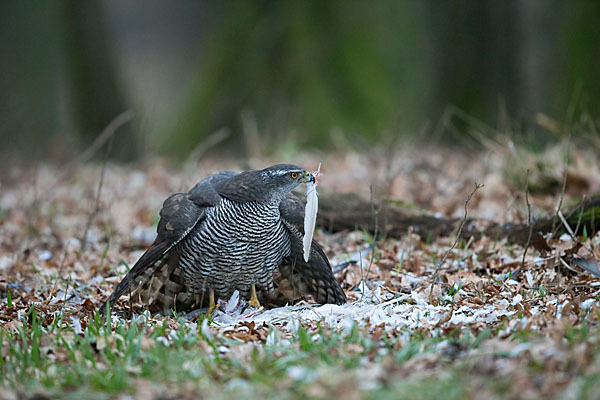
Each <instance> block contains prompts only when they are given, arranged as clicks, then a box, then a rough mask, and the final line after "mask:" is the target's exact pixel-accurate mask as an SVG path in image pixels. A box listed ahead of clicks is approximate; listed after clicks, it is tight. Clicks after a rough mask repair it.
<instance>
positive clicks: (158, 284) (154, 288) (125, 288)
mask: <svg viewBox="0 0 600 400" xmlns="http://www.w3.org/2000/svg"><path fill="white" fill-rule="evenodd" d="M151 249H152V250H154V251H156V250H159V249H157V248H151ZM178 265H179V256H178V254H177V252H176V251H169V252H167V253H166V254H162V255H160V254H159V256H156V253H155V256H154V257H153V256H152V254H149V252H146V253H145V254H144V255H143V256H142V257H141V258H140V259H139V260H138V262H137V263H136V264H135V265H134V266H133V268H132V269H131V270H130V271H129V272H128V273H127V275H125V277H124V278H123V279H122V280H121V282H120V283H119V284H118V285H117V287H116V288H115V290H114V291H113V293H112V294H111V295H110V297H109V298H108V299H107V300H106V302H105V303H104V304H103V305H102V307H101V308H100V309H99V311H100V312H101V313H103V314H104V313H105V312H106V308H107V305H110V307H112V306H113V305H114V304H115V302H116V301H117V300H118V299H119V298H120V297H121V296H123V295H129V301H130V304H139V305H142V306H145V307H146V308H148V309H149V310H150V311H152V312H159V313H163V314H167V313H169V311H170V310H171V309H174V310H176V311H187V310H188V309H190V308H191V307H192V306H193V305H194V304H195V303H196V302H198V297H199V296H198V295H196V294H193V293H190V292H189V291H188V289H187V287H186V285H185V281H184V277H183V271H182V270H181V268H179V266H178Z"/></svg>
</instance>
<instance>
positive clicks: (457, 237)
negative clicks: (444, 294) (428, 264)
mask: <svg viewBox="0 0 600 400" xmlns="http://www.w3.org/2000/svg"><path fill="white" fill-rule="evenodd" d="M483 186H484V185H483V184H479V183H477V182H475V188H474V189H473V191H472V192H471V194H469V196H468V197H467V200H466V201H465V213H464V216H463V219H462V221H461V222H460V225H459V227H458V231H457V233H456V239H454V243H452V246H451V247H450V248H449V249H448V250H447V251H446V254H444V257H443V258H442V261H440V263H439V264H438V265H437V266H436V267H435V272H434V274H433V280H432V281H431V287H430V288H429V301H430V302H431V301H433V299H432V296H433V286H434V285H435V282H436V280H437V278H438V275H439V273H440V269H441V268H442V265H444V263H445V262H446V259H447V258H448V256H449V255H450V253H451V252H452V250H454V248H455V247H456V245H457V243H458V240H459V239H460V234H461V233H462V230H463V227H464V226H465V223H466V222H467V216H468V211H467V206H468V205H469V201H471V198H472V197H473V195H474V194H475V192H476V191H477V190H479V189H481V188H482V187H483Z"/></svg>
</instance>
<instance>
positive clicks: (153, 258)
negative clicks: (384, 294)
mask: <svg viewBox="0 0 600 400" xmlns="http://www.w3.org/2000/svg"><path fill="white" fill-rule="evenodd" d="M309 181H314V176H313V175H312V174H311V173H309V172H307V171H306V170H304V169H302V168H300V167H298V166H295V165H289V164H280V165H274V166H271V167H268V168H265V169H263V170H252V171H245V172H241V173H235V172H232V171H221V172H219V173H216V174H214V175H210V176H208V177H206V178H205V179H203V180H201V181H200V182H198V183H197V184H196V185H195V186H194V187H193V188H192V189H191V190H190V191H189V192H188V193H176V194H173V195H171V196H169V197H168V198H167V199H166V200H165V202H164V204H163V208H162V210H161V211H160V221H159V223H158V228H157V232H158V236H157V238H156V240H155V241H154V243H153V244H152V245H151V246H150V248H149V249H148V250H147V251H146V252H145V253H144V254H143V255H142V257H141V258H140V259H139V260H138V261H137V262H136V264H135V265H134V266H133V268H131V270H130V271H129V272H128V273H127V275H126V276H125V277H124V278H123V280H122V281H121V282H120V283H119V285H118V286H117V287H116V289H115V290H114V292H113V293H112V294H111V295H110V297H109V298H108V299H107V301H106V303H109V304H110V305H112V304H113V303H114V302H115V301H116V300H117V299H119V297H121V296H122V295H123V294H130V295H131V298H132V299H139V300H140V301H141V302H142V304H144V305H146V306H148V307H149V308H150V309H151V310H153V311H160V312H167V311H168V310H169V309H175V310H178V311H185V310H189V309H190V308H192V307H194V306H202V303H203V302H204V300H205V299H206V300H208V302H209V312H210V311H212V309H214V304H215V300H214V299H215V296H216V297H217V298H223V299H226V298H229V297H230V296H231V295H232V293H233V292H234V291H235V290H238V291H239V292H240V296H241V297H243V298H246V299H249V300H250V301H249V304H250V305H253V306H256V307H258V306H259V305H260V304H259V302H258V298H257V295H256V290H259V293H261V294H265V296H267V297H268V296H270V295H272V294H273V292H274V283H273V274H274V273H275V271H276V270H279V272H280V274H281V276H282V277H284V278H286V279H288V280H289V281H290V282H291V283H292V285H293V286H294V287H295V288H296V289H297V290H298V292H299V293H303V294H310V295H312V297H313V298H314V300H315V301H316V302H317V303H321V304H323V303H335V304H342V303H345V302H346V296H345V294H344V292H343V290H342V289H341V287H340V285H339V284H338V282H337V280H336V279H335V277H334V275H333V273H332V270H331V265H330V264H329V261H328V259H327V256H326V255H325V253H324V252H323V249H322V248H321V247H320V246H319V245H318V244H317V243H316V242H315V241H314V240H313V242H312V246H311V251H310V256H309V260H308V262H305V261H304V258H303V247H302V238H303V235H304V227H303V221H304V205H303V203H302V202H301V201H300V200H299V199H298V198H297V197H296V196H294V194H292V193H291V191H292V190H293V189H294V188H296V187H297V186H298V185H300V184H301V183H307V182H309ZM106 303H105V305H104V306H103V307H102V311H104V309H105V308H106Z"/></svg>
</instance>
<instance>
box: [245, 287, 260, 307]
mask: <svg viewBox="0 0 600 400" xmlns="http://www.w3.org/2000/svg"><path fill="white" fill-rule="evenodd" d="M248 306H249V307H254V308H260V302H259V301H258V296H256V286H254V285H252V287H251V288H250V300H248Z"/></svg>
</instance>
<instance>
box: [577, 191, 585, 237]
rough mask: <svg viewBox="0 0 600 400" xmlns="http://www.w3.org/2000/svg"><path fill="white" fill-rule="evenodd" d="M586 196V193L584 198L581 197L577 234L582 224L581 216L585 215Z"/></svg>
mask: <svg viewBox="0 0 600 400" xmlns="http://www.w3.org/2000/svg"><path fill="white" fill-rule="evenodd" d="M585 198H586V195H585V194H584V195H583V198H582V199H581V207H580V208H579V217H578V218H577V225H576V226H575V234H576V235H577V233H578V232H579V226H580V225H581V218H582V217H583V206H584V204H585Z"/></svg>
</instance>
